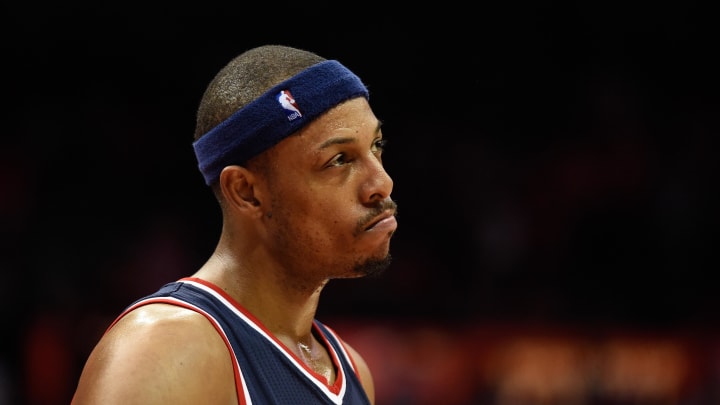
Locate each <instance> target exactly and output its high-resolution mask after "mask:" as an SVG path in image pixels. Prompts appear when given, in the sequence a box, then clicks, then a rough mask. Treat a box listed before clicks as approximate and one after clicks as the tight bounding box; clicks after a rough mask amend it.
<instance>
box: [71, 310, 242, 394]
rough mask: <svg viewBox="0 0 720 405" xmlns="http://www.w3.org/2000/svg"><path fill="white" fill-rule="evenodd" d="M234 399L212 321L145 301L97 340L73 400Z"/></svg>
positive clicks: (225, 354) (225, 358) (228, 363)
mask: <svg viewBox="0 0 720 405" xmlns="http://www.w3.org/2000/svg"><path fill="white" fill-rule="evenodd" d="M198 376H201V377H200V378H199V377H198ZM235 400H236V396H235V387H234V378H233V370H232V363H231V361H230V359H229V354H228V351H227V348H226V346H225V343H224V341H223V340H222V338H221V337H220V336H219V335H218V333H217V332H216V331H215V329H214V327H213V326H212V325H211V324H210V322H209V321H208V320H207V319H206V318H205V317H204V316H203V315H201V314H199V313H196V312H194V311H191V310H189V309H185V308H181V307H176V306H172V305H167V304H148V305H145V306H142V307H139V308H137V309H135V310H133V311H131V312H129V313H128V314H126V315H125V316H124V317H123V318H122V319H120V320H119V321H118V322H117V323H116V324H115V325H114V326H113V327H112V328H111V329H110V330H108V331H107V332H106V333H105V335H104V336H103V337H102V338H101V339H100V341H99V342H98V344H97V346H96V347H95V348H94V349H93V351H92V353H91V354H90V356H89V358H88V360H87V363H86V364H85V368H84V369H83V371H82V374H81V376H80V380H79V383H78V387H77V391H76V393H75V397H74V398H73V404H78V405H79V404H84V403H103V404H120V403H128V402H132V403H147V404H154V403H173V404H184V403H199V402H207V401H209V402H211V403H227V402H228V401H230V403H232V402H233V401H235Z"/></svg>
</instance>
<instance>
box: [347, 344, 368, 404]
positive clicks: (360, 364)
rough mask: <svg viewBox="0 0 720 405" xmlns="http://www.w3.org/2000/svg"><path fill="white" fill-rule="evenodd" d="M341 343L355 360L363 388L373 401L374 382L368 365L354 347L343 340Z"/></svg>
mask: <svg viewBox="0 0 720 405" xmlns="http://www.w3.org/2000/svg"><path fill="white" fill-rule="evenodd" d="M343 343H344V344H345V347H346V348H347V349H348V352H349V353H350V356H351V357H352V358H353V361H354V362H355V366H356V367H357V369H358V374H360V382H361V383H362V385H363V388H365V393H366V394H367V396H368V398H369V399H370V403H373V404H374V403H375V383H374V381H373V376H372V372H371V371H370V367H369V366H368V364H367V362H366V361H365V359H364V358H363V357H362V355H360V353H359V352H358V351H357V350H355V348H354V347H352V346H350V344H348V342H346V341H344V340H343Z"/></svg>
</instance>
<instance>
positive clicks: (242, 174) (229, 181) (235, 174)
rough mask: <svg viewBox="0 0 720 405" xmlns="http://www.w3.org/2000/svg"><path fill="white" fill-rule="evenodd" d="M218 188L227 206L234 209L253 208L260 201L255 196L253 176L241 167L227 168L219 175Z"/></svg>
mask: <svg viewBox="0 0 720 405" xmlns="http://www.w3.org/2000/svg"><path fill="white" fill-rule="evenodd" d="M219 181H220V188H221V190H222V194H223V196H224V197H225V201H227V203H228V204H230V205H232V206H234V207H236V208H255V207H258V206H259V205H260V201H259V200H258V199H257V197H256V196H255V188H254V176H253V174H252V173H251V172H250V171H248V170H247V169H246V168H244V167H242V166H227V167H225V168H224V169H223V170H222V172H221V173H220V179H219Z"/></svg>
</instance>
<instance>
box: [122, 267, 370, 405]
mask: <svg viewBox="0 0 720 405" xmlns="http://www.w3.org/2000/svg"><path fill="white" fill-rule="evenodd" d="M151 303H165V304H172V305H177V306H181V307H184V308H188V309H191V310H193V311H196V312H198V313H200V314H202V315H203V316H205V318H207V319H208V320H209V321H210V323H212V325H213V326H214V327H215V329H216V330H217V331H218V333H219V334H220V336H221V337H222V338H223V340H224V341H225V344H226V345H227V348H228V351H229V353H230V356H231V358H232V360H233V369H234V372H235V387H236V389H237V396H238V403H239V404H240V405H251V404H256V405H270V404H292V405H304V404H307V405H318V404H335V405H340V404H347V405H355V404H357V405H368V404H370V401H369V400H368V398H367V395H366V394H365V390H364V389H363V387H362V385H361V384H360V379H359V376H358V374H357V369H356V368H355V364H354V362H353V359H352V358H351V357H350V354H349V353H348V351H347V350H346V348H345V346H344V345H343V343H342V342H341V341H340V339H339V338H338V336H337V334H336V333H335V331H333V330H332V329H330V328H329V327H327V326H325V325H323V324H322V323H321V322H319V321H317V320H315V321H314V323H313V328H314V330H313V332H314V333H315V335H316V336H317V337H318V339H319V340H320V342H322V343H323V344H324V346H325V348H326V349H327V351H328V353H329V354H330V358H331V359H332V361H333V363H334V365H335V370H336V374H337V376H336V378H335V381H334V383H333V384H332V385H329V384H328V381H327V380H326V379H325V377H323V376H321V375H320V374H318V373H316V372H315V371H313V370H312V369H311V368H310V367H308V366H307V365H306V364H305V363H304V362H303V361H302V360H300V358H298V357H297V356H296V355H295V354H294V353H293V352H292V351H290V350H289V349H288V348H287V347H286V346H285V345H284V344H283V343H281V342H280V341H279V340H278V339H277V338H276V337H275V336H273V335H272V334H271V333H270V331H268V330H267V329H266V328H265V326H263V325H262V324H261V323H260V322H259V321H258V320H257V319H256V318H255V317H254V316H253V315H252V314H250V313H249V312H248V311H247V310H245V309H244V308H243V307H241V306H240V305H239V304H238V303H237V302H236V301H235V300H233V299H232V298H231V297H230V296H229V295H227V294H226V293H225V292H224V291H222V290H221V289H219V288H218V287H216V286H215V285H213V284H211V283H208V282H207V281H204V280H201V279H198V278H191V277H188V278H183V279H180V280H178V281H177V282H173V283H169V284H166V285H164V286H163V287H162V288H160V290H158V291H157V292H155V293H154V294H151V295H149V296H147V297H144V298H141V299H139V300H137V301H135V302H134V303H133V304H132V305H130V306H129V307H128V308H126V309H125V311H123V313H122V314H120V316H119V317H118V318H117V319H120V318H122V317H123V316H124V315H125V314H127V313H128V312H129V311H131V310H133V309H135V308H138V307H140V306H142V305H147V304H151ZM115 322H117V320H116V321H115ZM111 327H112V325H111Z"/></svg>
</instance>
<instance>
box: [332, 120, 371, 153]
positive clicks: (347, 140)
mask: <svg viewBox="0 0 720 405" xmlns="http://www.w3.org/2000/svg"><path fill="white" fill-rule="evenodd" d="M382 124H383V123H382V121H380V120H378V123H377V126H376V127H375V133H376V134H377V133H378V132H380V127H382ZM355 141H356V139H355V138H352V137H349V136H342V137H338V138H332V139H328V140H327V141H325V142H323V143H322V144H320V149H325V148H327V147H329V146H332V145H342V144H347V143H353V142H355Z"/></svg>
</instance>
